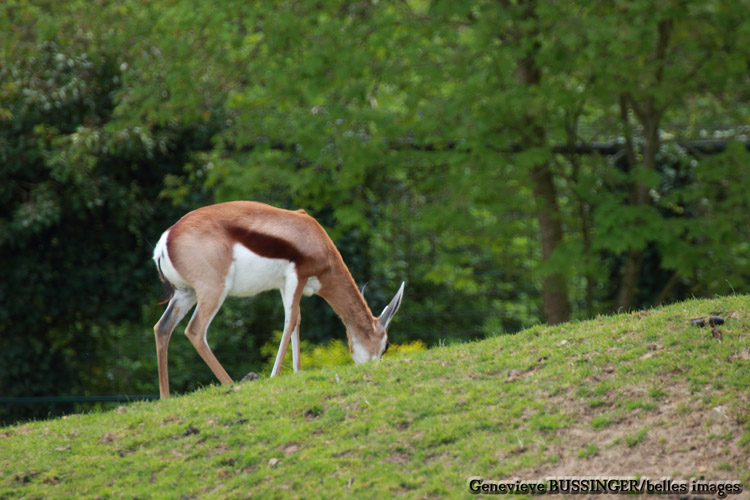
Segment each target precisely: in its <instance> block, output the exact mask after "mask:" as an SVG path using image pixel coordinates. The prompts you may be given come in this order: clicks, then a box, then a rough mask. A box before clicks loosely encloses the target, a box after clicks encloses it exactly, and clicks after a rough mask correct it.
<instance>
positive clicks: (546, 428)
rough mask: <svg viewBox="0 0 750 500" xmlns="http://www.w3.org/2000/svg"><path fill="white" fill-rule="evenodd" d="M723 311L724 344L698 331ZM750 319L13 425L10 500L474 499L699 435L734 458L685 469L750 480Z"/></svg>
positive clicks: (303, 378)
mask: <svg viewBox="0 0 750 500" xmlns="http://www.w3.org/2000/svg"><path fill="white" fill-rule="evenodd" d="M405 306H407V307H408V305H407V304H405ZM716 311H721V313H722V314H723V315H724V316H725V317H726V318H727V323H726V324H725V325H724V326H723V327H722V332H723V338H722V339H721V340H717V339H714V338H713V337H712V335H711V331H710V329H705V328H704V329H699V328H696V327H692V326H690V324H689V320H690V319H691V318H695V317H698V316H701V315H708V314H709V313H712V312H716ZM748 324H750V298H748V297H746V296H734V297H728V298H721V299H716V300H710V301H697V300H696V301H689V302H686V303H681V304H675V305H672V306H669V307H666V308H662V309H657V310H652V311H646V312H641V313H634V314H628V315H618V316H610V317H598V318H595V319H593V320H591V321H586V322H574V323H570V324H566V325H563V326H554V327H546V326H536V327H533V328H530V329H528V330H525V331H523V332H520V333H518V334H515V335H499V336H495V337H493V338H490V339H488V340H485V341H482V342H473V343H467V344H454V345H450V346H444V347H438V348H434V349H431V350H429V351H425V352H415V353H413V354H409V355H405V356H401V357H398V358H394V359H390V360H389V359H386V360H384V361H382V362H380V363H370V364H366V365H360V366H342V367H335V368H324V369H315V370H306V371H305V370H304V367H303V371H302V372H301V373H299V374H296V375H284V376H282V377H279V378H276V379H261V380H258V381H254V382H248V383H245V384H241V385H238V386H235V387H221V386H212V387H208V388H205V389H202V390H199V391H197V392H195V393H192V394H189V395H185V396H181V397H173V398H171V399H168V400H164V401H158V402H149V403H135V404H131V405H128V406H124V407H121V408H120V409H118V410H116V411H109V412H103V413H93V414H87V415H74V416H69V417H67V418H60V419H56V420H50V421H42V422H35V423H30V424H24V425H19V426H13V427H6V428H0V469H1V470H2V471H3V472H2V474H0V499H6V498H7V499H11V498H63V497H68V496H71V495H72V496H75V497H78V498H122V497H127V498H180V497H183V498H247V497H261V498H286V497H289V496H292V497H301V498H320V497H327V498H339V497H344V496H352V497H355V498H386V497H390V496H394V495H400V496H406V497H411V498H426V497H433V496H434V497H442V498H445V497H450V498H454V497H461V496H464V497H471V495H470V494H469V492H468V488H467V487H466V481H467V479H468V478H469V477H471V476H481V477H484V478H488V479H503V478H512V477H515V476H519V477H521V478H522V479H535V478H539V477H544V476H545V474H546V472H547V471H554V472H555V473H557V474H560V475H563V474H562V473H561V472H564V473H566V474H567V475H599V474H606V473H608V472H612V471H614V470H615V469H612V467H614V466H616V465H617V464H618V463H620V462H621V461H620V460H619V459H618V457H626V456H628V455H630V454H632V453H644V456H648V457H650V456H655V455H656V453H657V452H656V451H654V450H658V453H660V454H661V455H659V456H660V460H663V461H666V455H668V454H670V453H674V454H675V455H676V456H681V457H683V460H682V463H683V464H685V460H684V457H685V456H689V455H685V454H686V453H689V452H690V449H691V448H690V447H688V446H683V445H682V444H681V442H679V437H680V435H681V434H683V433H689V432H696V434H695V436H696V437H695V442H692V441H691V442H692V448H695V449H700V448H701V447H705V449H708V448H709V447H713V448H715V447H716V443H717V442H720V443H721V446H722V447H726V449H727V453H726V454H722V455H721V456H720V457H716V458H711V457H701V458H700V460H701V461H699V458H698V457H696V459H695V464H694V467H692V468H690V464H686V465H685V466H684V469H685V470H684V471H683V473H684V474H685V478H689V477H690V475H689V474H693V473H694V471H695V470H697V469H698V468H699V467H705V468H706V471H707V472H705V474H704V475H705V476H706V478H707V479H718V478H719V477H718V476H717V474H720V473H724V474H731V475H732V477H733V478H737V479H741V480H743V481H745V484H746V485H747V481H748V480H750V473H749V472H748V464H747V461H746V460H745V459H744V458H741V457H746V455H747V454H748V453H750V438H748V436H750V424H749V423H748V419H747V417H746V415H747V414H748V412H749V411H750V402H749V399H748V395H747V388H748V387H750V356H748V353H750V328H749V327H748V326H747V325H748ZM401 328H405V326H403V325H402V326H401ZM147 333H148V332H146V331H144V335H146V334H147ZM562 340H566V342H565V343H562ZM154 376H156V375H155V374H154ZM716 408H719V409H720V410H721V413H719V410H716ZM711 412H713V413H711ZM702 415H705V416H707V418H705V419H704V421H706V422H708V421H709V418H708V417H710V416H711V415H713V417H712V418H711V419H710V422H709V423H708V424H706V425H707V426H708V427H709V428H702V427H701V426H700V424H698V425H694V424H693V421H692V420H690V419H691V418H693V419H697V418H699V417H700V416H702ZM189 426H193V427H194V428H195V429H197V431H198V432H197V433H187V435H186V430H187V429H188V427H189ZM669 432H671V433H672V434H665V433H669ZM662 435H667V437H663V436H662ZM660 436H661V437H660ZM691 439H693V438H692V437H691ZM711 460H714V461H715V463H713V462H711ZM647 462H648V463H651V461H650V460H648V461H647V460H645V459H644V460H643V461H642V464H641V462H638V463H637V465H632V466H631V468H632V470H630V469H629V470H628V471H627V472H628V473H630V474H640V475H650V476H657V477H658V474H656V473H654V472H653V471H651V472H649V470H648V469H645V468H646V467H647V465H646V463H647ZM561 467H563V468H565V469H564V470H562V469H561ZM681 470H682V469H681ZM540 471H541V472H540ZM620 472H621V473H622V471H620ZM671 472H672V471H671V470H664V471H662V475H669V474H670V473H671ZM620 475H621V474H620ZM517 498H521V497H517Z"/></svg>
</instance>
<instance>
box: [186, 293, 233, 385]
mask: <svg viewBox="0 0 750 500" xmlns="http://www.w3.org/2000/svg"><path fill="white" fill-rule="evenodd" d="M226 296H227V291H226V290H222V289H219V291H218V292H213V291H209V292H204V293H201V292H200V291H199V292H198V306H197V307H196V308H195V312H194V313H193V317H192V318H190V323H188V326H187V329H186V330H185V335H187V337H188V339H190V343H192V344H193V347H195V350H196V351H198V354H200V356H201V358H203V361H205V362H206V364H207V365H208V367H209V368H211V371H212V372H214V375H216V378H218V379H219V382H221V383H222V384H231V383H232V378H231V377H230V376H229V374H228V373H227V371H226V370H225V369H224V367H223V366H221V363H219V361H218V360H217V359H216V356H214V353H213V352H212V351H211V348H210V347H208V342H207V340H206V335H207V333H208V326H209V325H210V324H211V320H213V319H214V316H215V315H216V313H217V312H218V310H219V308H220V307H221V304H223V303H224V299H225V298H226Z"/></svg>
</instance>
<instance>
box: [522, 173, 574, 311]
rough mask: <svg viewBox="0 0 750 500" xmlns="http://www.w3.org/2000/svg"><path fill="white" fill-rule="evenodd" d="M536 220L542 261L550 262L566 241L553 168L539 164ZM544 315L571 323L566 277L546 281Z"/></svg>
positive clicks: (535, 180)
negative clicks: (559, 246)
mask: <svg viewBox="0 0 750 500" xmlns="http://www.w3.org/2000/svg"><path fill="white" fill-rule="evenodd" d="M531 181H532V184H533V190H534V200H535V202H536V217H537V220H538V221H539V234H540V236H541V241H542V261H546V260H549V258H550V256H551V255H552V252H554V251H555V249H556V248H557V246H558V245H559V244H560V243H561V242H562V238H563V231H562V225H561V224H560V218H559V215H558V214H559V212H558V207H557V192H556V190H555V183H554V179H553V177H552V172H551V171H550V168H549V165H547V164H544V165H537V166H536V167H534V168H533V170H532V172H531ZM542 315H543V317H544V321H545V322H547V323H549V324H550V325H555V324H558V323H564V322H566V321H569V320H570V302H569V301H568V287H567V283H566V281H565V276H563V275H562V274H560V273H553V274H549V275H547V276H545V277H544V278H543V279H542Z"/></svg>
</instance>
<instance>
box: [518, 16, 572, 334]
mask: <svg viewBox="0 0 750 500" xmlns="http://www.w3.org/2000/svg"><path fill="white" fill-rule="evenodd" d="M534 7H535V4H534V2H528V3H527V4H526V8H527V11H526V16H527V17H534V16H535V15H536V14H535V12H534ZM534 52H535V47H532V48H531V49H529V50H528V51H527V52H526V53H525V54H524V55H523V56H522V57H520V58H519V60H518V61H517V69H518V80H519V82H520V83H521V84H523V85H525V86H527V87H534V86H537V85H539V83H540V82H541V77H542V76H541V75H542V74H541V71H540V70H539V66H538V65H537V64H536V61H535V60H534ZM541 119H542V117H539V116H531V115H529V116H527V117H526V120H525V121H526V122H527V123H531V124H533V125H531V126H530V127H529V130H528V131H525V133H524V140H523V141H522V147H524V148H532V147H541V146H544V145H545V142H546V139H545V133H544V129H543V128H542V126H541V125H540V120H541ZM531 184H532V190H533V193H534V202H535V205H536V217H537V221H538V222H539V235H540V238H541V243H542V261H547V260H549V258H550V257H551V255H552V253H553V252H554V251H555V249H556V248H557V247H558V245H560V243H561V242H562V238H563V230H562V223H561V221H560V216H559V207H558V205H557V190H556V189H555V182H554V177H553V174H552V170H551V169H550V166H549V162H548V161H547V162H545V163H542V164H539V165H535V166H534V167H533V168H532V169H531ZM567 288H568V287H567V283H566V280H565V276H563V275H562V274H560V273H551V274H548V275H547V276H545V277H544V278H543V279H542V316H543V318H544V321H545V322H546V323H549V324H551V325H554V324H558V323H564V322H565V321H568V320H570V301H569V300H568V289H567Z"/></svg>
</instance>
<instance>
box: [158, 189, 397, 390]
mask: <svg viewBox="0 0 750 500" xmlns="http://www.w3.org/2000/svg"><path fill="white" fill-rule="evenodd" d="M154 261H155V262H156V266H157V269H158V270H159V274H160V276H161V278H162V280H163V281H164V282H165V283H167V284H168V285H170V287H171V289H172V297H171V299H170V300H169V305H168V306H167V310H166V311H164V314H163V315H162V317H161V319H160V320H159V322H158V323H156V325H155V326H154V334H155V335H156V355H157V361H158V364H159V392H160V394H161V397H162V398H165V397H168V396H169V377H168V375H167V346H168V345H169V338H170V336H171V335H172V331H173V330H174V329H175V327H176V326H177V323H179V322H180V320H182V318H184V317H185V315H186V314H187V312H188V311H189V310H190V308H192V307H193V306H194V305H195V304H196V302H197V304H198V305H197V307H196V308H195V312H194V313H193V317H192V318H191V319H190V322H189V323H188V326H187V330H186V331H185V334H186V335H187V336H188V338H189V339H190V342H191V343H192V344H193V346H194V347H195V349H196V350H197V351H198V354H200V356H201V357H202V358H203V360H204V361H205V362H206V363H207V364H208V366H209V367H210V368H211V370H212V371H213V372H214V375H216V377H217V378H218V379H219V381H221V383H223V384H231V383H232V379H231V378H230V377H229V375H228V374H227V372H226V370H224V368H223V367H222V366H221V364H220V363H219V362H218V360H217V359H216V357H215V356H214V354H213V352H211V349H210V348H209V347H208V343H207V342H206V331H207V329H208V325H209V324H210V323H211V320H212V319H213V317H214V315H215V314H216V312H217V311H218V310H219V308H220V307H221V304H222V303H223V302H224V299H225V298H226V297H227V295H232V296H238V297H249V296H252V295H255V294H258V293H260V292H263V291H265V290H274V289H278V290H280V291H281V300H282V301H283V303H284V332H283V335H282V337H281V343H280V344H279V352H278V354H277V355H276V362H275V363H274V366H273V370H272V372H271V376H274V375H279V373H280V372H281V364H282V363H283V361H284V356H285V354H286V351H287V349H288V347H289V341H290V340H291V342H292V361H293V365H294V371H295V372H296V371H298V370H299V368H300V364H299V323H300V310H299V301H300V298H301V296H302V295H312V294H314V293H316V294H318V295H320V296H321V297H323V298H324V299H325V300H326V301H327V302H328V303H329V304H330V306H331V307H332V308H333V310H334V311H335V312H336V313H337V314H338V315H339V316H340V318H341V320H342V321H343V323H344V326H346V334H347V337H348V339H349V350H350V352H351V354H352V357H353V358H354V362H355V363H363V362H365V361H370V360H376V359H380V358H381V357H382V356H383V353H384V352H385V350H386V348H387V346H388V335H387V333H386V328H388V324H389V323H390V322H391V319H393V315H394V314H395V313H396V311H397V310H398V307H399V305H400V304H401V297H402V295H403V293H404V283H401V287H400V288H399V290H398V293H396V296H395V297H393V299H392V300H391V303H390V304H388V305H387V306H386V307H385V309H383V312H382V313H381V314H380V316H378V317H377V318H376V317H374V316H373V315H372V312H370V308H369V307H368V306H367V303H366V302H365V300H364V298H363V297H362V295H361V294H360V292H359V290H357V286H356V284H355V283H354V279H353V278H352V276H351V274H349V270H348V269H347V267H346V264H344V261H343V259H342V258H341V254H339V251H338V250H337V249H336V246H335V245H334V244H333V242H332V241H331V238H329V237H328V234H327V233H326V232H325V230H324V229H323V227H322V226H321V225H320V224H318V222H317V221H316V220H315V219H313V218H312V217H310V216H309V215H307V213H305V211H304V210H297V211H289V210H282V209H280V208H275V207H272V206H269V205H266V204H263V203H258V202H253V201H232V202H228V203H219V204H217V205H210V206H207V207H203V208H199V209H197V210H194V211H192V212H190V213H188V214H187V215H185V216H184V217H183V218H182V219H180V220H179V221H177V223H176V224H175V225H173V226H172V227H170V228H169V229H167V230H166V231H164V234H162V235H161V238H160V239H159V242H158V243H157V244H156V248H154Z"/></svg>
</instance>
